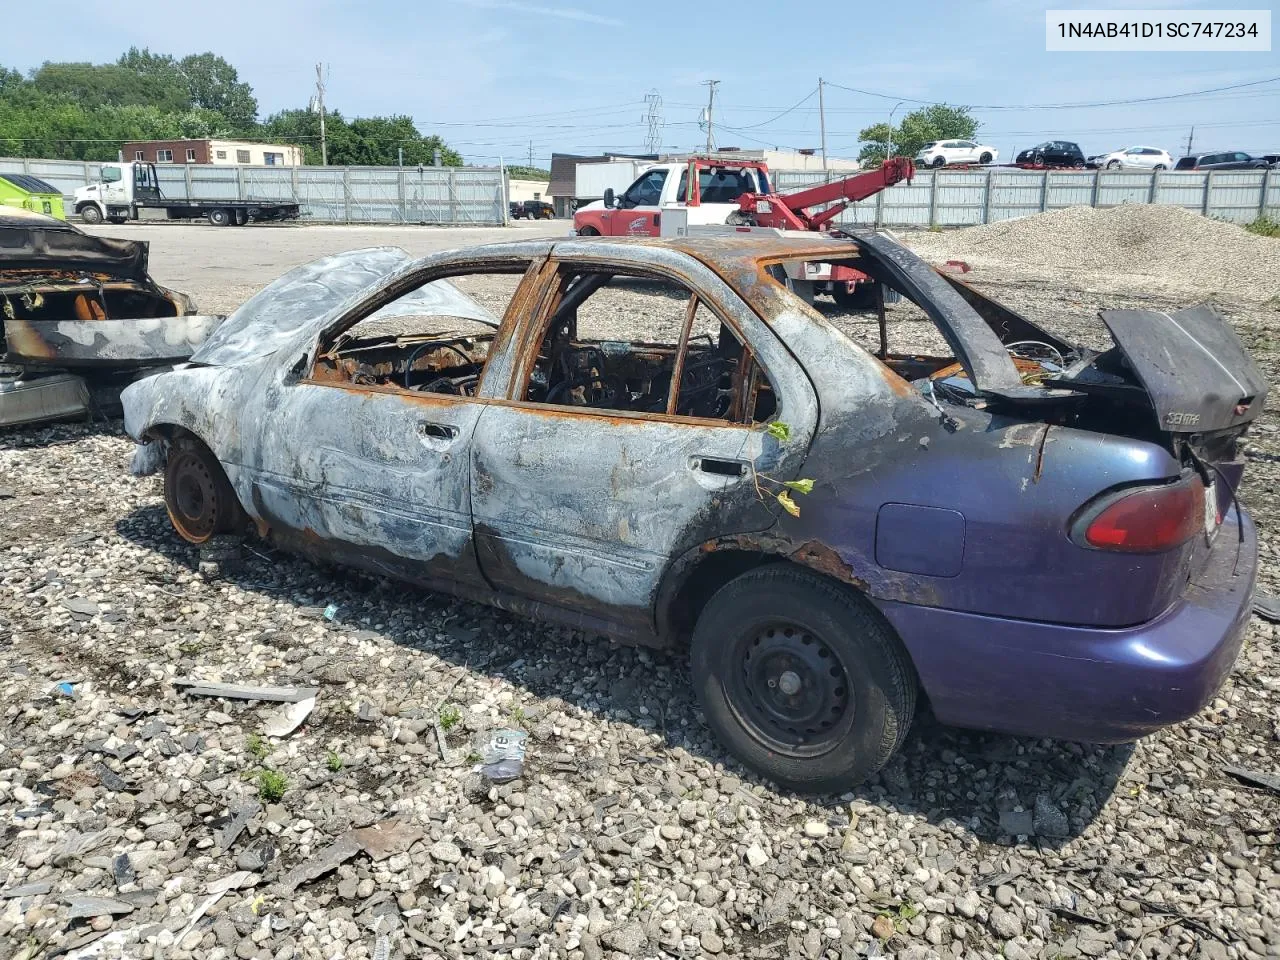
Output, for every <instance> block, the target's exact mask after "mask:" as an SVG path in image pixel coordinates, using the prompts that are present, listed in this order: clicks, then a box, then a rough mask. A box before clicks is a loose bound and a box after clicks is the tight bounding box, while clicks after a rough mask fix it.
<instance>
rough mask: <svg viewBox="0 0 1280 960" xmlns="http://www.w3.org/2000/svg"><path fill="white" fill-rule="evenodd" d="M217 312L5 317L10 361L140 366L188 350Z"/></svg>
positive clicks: (211, 326)
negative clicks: (85, 317) (115, 317)
mask: <svg viewBox="0 0 1280 960" xmlns="http://www.w3.org/2000/svg"><path fill="white" fill-rule="evenodd" d="M221 322H222V318H221V317H215V316H204V315H199V314H195V315H187V316H181V317H152V318H147V319H140V320H25V319H13V320H5V322H4V335H5V341H6V345H7V350H8V353H7V356H8V359H9V360H10V361H13V362H18V363H26V364H32V365H52V366H58V367H75V368H79V367H114V368H128V367H135V366H136V367H143V366H154V365H157V364H165V363H176V362H178V361H181V360H186V359H187V358H188V357H190V356H191V351H192V350H194V349H195V348H196V347H198V346H199V345H200V344H201V343H203V342H204V341H205V338H206V337H208V336H209V334H210V333H212V332H213V331H214V330H216V329H217V327H218V324H219V323H221Z"/></svg>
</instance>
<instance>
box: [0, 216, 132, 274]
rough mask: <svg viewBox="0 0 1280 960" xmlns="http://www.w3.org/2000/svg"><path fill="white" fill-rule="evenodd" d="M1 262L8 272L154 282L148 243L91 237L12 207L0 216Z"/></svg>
mask: <svg viewBox="0 0 1280 960" xmlns="http://www.w3.org/2000/svg"><path fill="white" fill-rule="evenodd" d="M0 258H3V261H4V265H5V267H6V268H15V269H18V268H40V269H43V268H46V267H48V268H52V269H55V270H88V271H90V272H93V273H106V274H110V275H112V276H114V277H119V278H122V279H128V280H136V281H138V282H139V283H145V284H150V282H151V280H150V278H149V277H148V276H147V244H146V243H144V242H142V241H139V240H117V239H114V238H112V237H91V236H89V234H87V233H81V232H80V231H79V230H77V229H76V228H75V227H74V226H72V225H71V224H69V223H66V222H64V221H61V220H55V219H53V218H52V217H46V216H42V215H40V214H36V213H29V212H27V211H25V210H16V209H14V208H8V207H6V208H4V209H3V212H2V213H0Z"/></svg>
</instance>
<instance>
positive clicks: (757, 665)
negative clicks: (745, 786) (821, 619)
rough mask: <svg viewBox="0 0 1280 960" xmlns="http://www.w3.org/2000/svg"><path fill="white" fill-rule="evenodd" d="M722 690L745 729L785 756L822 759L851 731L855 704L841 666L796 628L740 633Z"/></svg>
mask: <svg viewBox="0 0 1280 960" xmlns="http://www.w3.org/2000/svg"><path fill="white" fill-rule="evenodd" d="M726 688H727V689H726V693H727V694H728V700H729V705H730V708H731V709H732V710H733V712H734V714H735V715H736V716H737V719H738V721H739V722H740V723H741V724H742V725H743V727H744V728H745V729H746V730H747V731H748V732H749V733H750V734H751V736H752V737H754V738H755V739H756V740H758V741H759V742H760V743H762V744H763V745H764V746H766V747H768V748H769V749H770V750H772V751H774V752H776V753H779V754H782V755H783V756H787V757H795V758H811V757H816V756H821V755H822V754H825V753H828V752H830V751H831V750H833V749H835V747H836V746H837V745H838V744H839V743H840V742H841V741H842V740H844V738H845V736H846V735H847V734H848V732H849V730H850V729H851V728H852V727H853V722H854V718H855V714H856V702H855V698H854V694H853V687H852V684H850V682H849V676H848V672H847V670H846V669H845V666H844V663H843V661H842V660H841V659H840V657H839V655H838V654H837V653H836V651H835V650H834V648H832V647H831V645H830V644H828V643H826V642H825V641H824V640H823V639H822V638H821V637H819V636H818V635H817V634H816V633H815V632H814V631H812V630H809V629H807V628H805V627H801V626H799V625H797V624H793V623H786V622H774V623H770V624H766V625H764V626H763V627H761V628H759V629H757V630H755V631H753V632H750V633H747V634H744V635H743V637H742V639H741V640H740V641H739V642H738V643H737V644H736V645H735V649H734V657H733V665H732V667H731V669H730V671H729V677H728V682H727V683H726Z"/></svg>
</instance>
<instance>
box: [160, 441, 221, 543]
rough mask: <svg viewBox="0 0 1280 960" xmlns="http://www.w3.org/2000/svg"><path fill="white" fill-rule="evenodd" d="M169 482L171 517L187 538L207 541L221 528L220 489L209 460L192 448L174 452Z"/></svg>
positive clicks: (167, 483)
mask: <svg viewBox="0 0 1280 960" xmlns="http://www.w3.org/2000/svg"><path fill="white" fill-rule="evenodd" d="M166 480H167V482H166V484H165V503H166V506H167V507H168V508H169V519H170V520H171V521H173V526H174V528H175V529H176V530H177V531H178V533H179V534H181V535H182V537H183V539H185V540H189V541H191V542H192V543H204V542H205V541H206V540H208V539H209V538H210V537H211V536H213V533H214V531H215V530H216V529H217V524H218V513H219V509H220V507H221V505H220V504H219V503H218V497H219V491H218V485H217V482H216V481H215V479H214V477H213V474H212V472H211V471H210V470H209V467H208V464H206V463H205V462H204V459H203V458H202V457H200V456H199V455H198V454H196V453H194V452H192V451H189V450H175V451H173V452H172V454H171V459H170V462H169V469H168V476H167V478H166Z"/></svg>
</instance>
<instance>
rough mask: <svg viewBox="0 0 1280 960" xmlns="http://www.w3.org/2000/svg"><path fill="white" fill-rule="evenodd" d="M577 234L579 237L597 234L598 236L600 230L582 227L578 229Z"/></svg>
mask: <svg viewBox="0 0 1280 960" xmlns="http://www.w3.org/2000/svg"><path fill="white" fill-rule="evenodd" d="M578 236H580V237H598V236H600V231H599V230H597V229H596V228H595V227H583V228H582V229H581V230H579V231H578Z"/></svg>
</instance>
